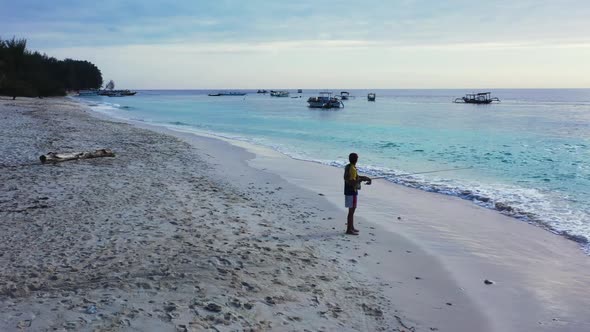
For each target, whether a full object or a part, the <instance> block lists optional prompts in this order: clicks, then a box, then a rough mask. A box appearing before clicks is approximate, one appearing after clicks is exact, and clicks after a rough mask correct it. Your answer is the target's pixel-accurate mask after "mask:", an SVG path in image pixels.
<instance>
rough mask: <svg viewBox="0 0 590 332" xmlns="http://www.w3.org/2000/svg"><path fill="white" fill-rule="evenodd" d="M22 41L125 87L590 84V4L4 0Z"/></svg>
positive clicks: (3, 17)
mask: <svg viewBox="0 0 590 332" xmlns="http://www.w3.org/2000/svg"><path fill="white" fill-rule="evenodd" d="M12 36H16V37H21V38H26V39H27V40H28V46H29V48H30V49H32V50H39V51H41V52H45V53H47V54H48V55H50V56H55V57H57V58H65V57H69V58H74V59H84V60H89V61H91V62H93V63H94V64H96V65H97V66H98V67H99V68H100V69H101V71H102V73H103V77H104V79H105V81H108V80H109V79H113V80H115V82H116V83H117V86H118V87H121V88H133V89H147V88H152V89H157V88H165V89H175V88H177V89H191V88H194V89H198V88H213V89H216V88H252V89H258V88H267V89H268V88H502V87H505V88H544V87H546V88H558V87H570V88H576V87H584V88H590V1H588V0H562V1H556V0H555V1H544V0H535V1H532V0H530V1H529V0H511V1H507V0H506V1H505V0H496V1H494V0H489V1H485V2H482V3H479V2H478V1H473V0H469V1H463V0H454V1H426V0H421V1H420V0H401V1H396V0H383V1H372V0H364V1H349V0H340V1H337V0H328V1H319V0H315V1H311V0H293V1H280V0H274V1H262V0H248V1H246V0H240V1H233V0H216V1H203V0H201V1H197V0H177V1H167V2H164V1H149V0H142V1H136V0H100V1H80V0H78V1H73V0H51V1H45V0H39V1H31V0H0V37H2V38H4V39H6V38H11V37H12Z"/></svg>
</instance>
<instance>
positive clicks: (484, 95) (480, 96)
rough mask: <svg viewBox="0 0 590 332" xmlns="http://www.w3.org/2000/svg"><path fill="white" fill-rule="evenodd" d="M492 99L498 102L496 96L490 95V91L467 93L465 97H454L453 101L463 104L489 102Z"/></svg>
mask: <svg viewBox="0 0 590 332" xmlns="http://www.w3.org/2000/svg"><path fill="white" fill-rule="evenodd" d="M493 101H497V102H500V99H498V97H492V93H491V92H479V93H468V94H466V95H465V97H461V98H455V100H454V101H453V102H454V103H465V104H491V103H492V102H493Z"/></svg>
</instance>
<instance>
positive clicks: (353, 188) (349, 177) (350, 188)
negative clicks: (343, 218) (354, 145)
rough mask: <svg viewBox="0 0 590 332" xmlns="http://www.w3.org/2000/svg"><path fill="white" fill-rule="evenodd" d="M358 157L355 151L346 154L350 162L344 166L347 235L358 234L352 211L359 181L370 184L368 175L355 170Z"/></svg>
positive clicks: (354, 207)
mask: <svg viewBox="0 0 590 332" xmlns="http://www.w3.org/2000/svg"><path fill="white" fill-rule="evenodd" d="M358 159H359V156H358V155H357V154H356V153H354V152H353V153H351V154H350V155H348V161H349V162H350V164H348V165H346V167H345V168H344V206H345V207H347V208H348V218H347V223H346V234H349V235H358V234H359V231H358V230H356V229H355V228H354V211H355V210H356V201H357V196H358V190H359V189H360V187H361V182H363V181H366V182H367V184H371V179H370V178H369V177H366V176H362V175H358V172H357V170H356V162H357V161H358Z"/></svg>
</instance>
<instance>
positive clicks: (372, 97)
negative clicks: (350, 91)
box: [367, 92, 377, 101]
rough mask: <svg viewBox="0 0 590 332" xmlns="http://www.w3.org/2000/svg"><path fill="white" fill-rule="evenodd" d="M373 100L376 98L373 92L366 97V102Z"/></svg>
mask: <svg viewBox="0 0 590 332" xmlns="http://www.w3.org/2000/svg"><path fill="white" fill-rule="evenodd" d="M375 98H377V96H376V95H375V94H374V93H373V92H371V93H369V94H368V95H367V100H368V101H375Z"/></svg>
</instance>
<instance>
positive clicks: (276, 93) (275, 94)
mask: <svg viewBox="0 0 590 332" xmlns="http://www.w3.org/2000/svg"><path fill="white" fill-rule="evenodd" d="M270 96H271V97H289V91H274V90H270Z"/></svg>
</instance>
